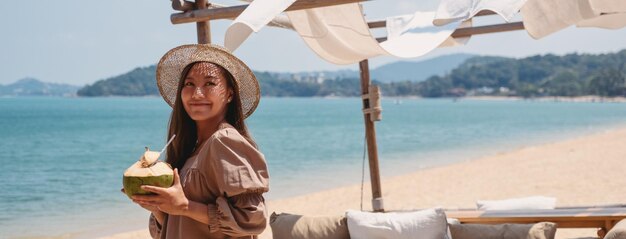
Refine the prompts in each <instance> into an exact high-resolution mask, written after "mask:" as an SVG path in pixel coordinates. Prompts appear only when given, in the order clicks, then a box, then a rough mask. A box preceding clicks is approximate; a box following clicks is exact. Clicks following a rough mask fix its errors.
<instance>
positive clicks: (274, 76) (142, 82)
mask: <svg viewBox="0 0 626 239" xmlns="http://www.w3.org/2000/svg"><path fill="white" fill-rule="evenodd" d="M471 57H473V55H469V54H453V55H446V56H440V57H435V58H432V59H428V60H424V61H419V62H412V61H401V62H394V63H390V64H387V65H383V66H380V67H378V68H375V69H372V70H371V78H372V79H373V80H376V81H378V82H381V83H389V82H400V81H407V80H409V81H415V82H417V81H423V80H425V79H426V78H428V77H429V76H432V75H443V74H445V73H446V72H449V71H451V70H452V69H454V68H455V67H457V66H458V65H460V64H461V63H462V62H463V61H465V60H466V59H468V58H471ZM255 74H256V75H257V77H258V78H259V79H262V81H261V85H262V86H263V85H264V87H262V89H261V91H262V92H263V93H264V95H272V96H280V95H283V96H298V95H302V94H300V93H297V92H305V91H306V92H309V91H307V89H296V88H297V87H298V86H299V85H301V84H299V83H298V82H309V83H310V82H317V83H321V82H324V81H327V80H340V79H354V78H359V72H358V71H354V70H338V71H314V72H297V73H288V72H256V71H255ZM261 75H263V76H262V77H261ZM274 80H275V81H276V82H263V81H274ZM280 84H286V85H281V86H279V85H280ZM270 87H278V88H275V89H272V88H270ZM281 87H282V88H281ZM305 87H310V86H305ZM332 89H334V88H332ZM328 90H330V89H326V90H325V91H324V92H326V91H328ZM266 93H267V94H266ZM158 94H159V92H158V88H157V86H156V66H155V65H152V66H148V67H141V68H136V69H134V70H132V71H130V72H128V73H124V74H121V75H118V76H114V77H110V78H108V79H104V80H99V81H97V82H95V83H93V84H91V85H87V86H85V87H84V88H82V89H80V90H79V91H78V95H79V96H115V95H118V96H144V95H158ZM304 95H309V94H304ZM341 95H343V94H341Z"/></svg>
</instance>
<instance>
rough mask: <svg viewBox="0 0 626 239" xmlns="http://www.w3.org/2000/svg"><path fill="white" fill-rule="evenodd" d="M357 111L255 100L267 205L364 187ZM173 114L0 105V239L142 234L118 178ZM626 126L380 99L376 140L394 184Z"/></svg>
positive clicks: (144, 104) (555, 110)
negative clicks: (431, 170)
mask: <svg viewBox="0 0 626 239" xmlns="http://www.w3.org/2000/svg"><path fill="white" fill-rule="evenodd" d="M360 108H361V102H360V101H359V100H358V99H319V98H264V99H262V101H261V104H260V106H259V108H258V109H257V111H256V113H255V114H254V115H253V116H252V117H251V118H250V119H249V120H248V126H249V127H250V130H251V131H252V134H253V137H254V138H255V139H256V141H257V143H258V144H259V147H260V149H261V150H262V151H263V152H264V154H265V156H266V159H267V161H268V163H269V167H270V174H271V191H270V193H269V194H268V195H267V197H268V198H269V199H273V198H281V197H288V196H293V195H298V194H303V193H307V192H312V191H317V190H322V189H327V188H332V187H336V186H341V185H349V184H355V183H359V182H360V180H361V163H362V157H363V142H364V141H363V138H364V133H363V116H362V114H361V111H360ZM169 111H170V108H169V107H168V106H167V105H166V104H165V103H164V102H163V100H162V99H161V98H1V99H0V165H2V167H1V170H0V178H2V179H3V181H2V183H0V192H1V193H0V238H5V237H6V238H16V237H37V236H50V235H52V236H64V237H68V238H91V237H94V236H98V235H104V234H107V233H111V232H122V231H126V230H132V229H138V228H139V227H141V226H142V225H144V223H145V221H146V215H147V214H146V212H145V211H144V210H143V209H141V208H139V207H137V206H135V205H134V204H132V203H131V202H130V201H129V200H128V199H127V198H126V197H125V196H124V195H123V194H121V193H120V192H119V189H120V188H121V177H122V173H123V171H124V170H125V169H126V168H127V167H128V166H130V165H131V164H132V163H133V162H134V161H135V160H137V159H138V157H139V156H140V155H141V154H142V152H143V150H144V149H143V147H144V146H149V147H151V148H153V149H160V148H161V147H162V146H163V144H164V142H165V132H166V125H167V121H168V116H169ZM623 125H626V104H622V103H569V102H536V101H478V100H461V101H458V102H453V101H452V100H449V99H441V100H424V99H403V100H402V103H401V104H394V100H391V99H385V100H383V121H380V122H377V123H376V130H377V132H376V133H377V138H378V150H379V155H380V164H381V165H380V167H381V171H382V174H383V176H391V175H395V174H398V173H406V172H411V171H415V170H417V169H420V168H424V167H431V166H435V165H439V164H446V163H451V162H456V161H461V160H467V159H472V158H476V157H480V156H483V155H489V154H494V153H497V152H501V151H507V150H511V149H514V148H518V147H523V146H528V145H535V144H540V143H544V142H551V141H554V140H559V139H565V138H569V137H573V136H579V135H585V134H589V133H596V132H602V131H606V130H611V129H612V128H614V127H620V126H623ZM366 178H368V177H367V176H366ZM311 182H315V183H311ZM383 190H384V185H383Z"/></svg>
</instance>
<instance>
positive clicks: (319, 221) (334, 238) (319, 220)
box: [270, 213, 350, 239]
mask: <svg viewBox="0 0 626 239" xmlns="http://www.w3.org/2000/svg"><path fill="white" fill-rule="evenodd" d="M270 227H272V236H273V238H274V239H287V238H293V239H305V238H318V239H349V238H350V235H349V234H348V225H347V221H346V217H345V216H327V217H308V216H302V215H295V214H288V213H281V214H276V213H272V216H271V217H270Z"/></svg>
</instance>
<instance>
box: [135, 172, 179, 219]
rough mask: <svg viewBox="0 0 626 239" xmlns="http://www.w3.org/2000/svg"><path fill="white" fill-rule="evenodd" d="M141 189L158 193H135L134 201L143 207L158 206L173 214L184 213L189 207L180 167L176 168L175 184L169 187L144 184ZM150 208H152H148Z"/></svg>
mask: <svg viewBox="0 0 626 239" xmlns="http://www.w3.org/2000/svg"><path fill="white" fill-rule="evenodd" d="M141 189H143V190H145V191H148V192H152V193H156V195H134V196H132V198H133V202H136V203H138V204H139V205H141V207H143V208H146V209H148V208H156V209H157V210H159V211H162V212H165V213H167V214H171V215H184V214H185V212H186V211H187V209H188V208H189V200H188V199H187V197H185V192H183V186H182V185H181V184H180V176H179V175H178V169H174V185H172V186H171V187H169V188H162V187H155V186H148V185H143V186H141ZM148 210H150V209H148Z"/></svg>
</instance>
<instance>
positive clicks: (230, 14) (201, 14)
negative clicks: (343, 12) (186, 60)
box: [170, 0, 369, 24]
mask: <svg viewBox="0 0 626 239" xmlns="http://www.w3.org/2000/svg"><path fill="white" fill-rule="evenodd" d="M364 1H369V0H297V1H296V2H294V3H293V4H292V5H291V6H289V7H288V8H287V9H286V10H285V11H296V10H303V9H310V8H317V7H328V6H334V5H341V4H347V3H357V2H364ZM247 7H248V5H247V4H246V5H239V6H232V7H224V8H213V9H196V10H193V11H188V12H184V13H174V14H172V15H171V16H170V21H171V22H172V24H182V23H191V22H202V21H210V20H219V19H232V18H236V17H237V16H239V14H241V13H242V12H243V11H244V10H245V9H246V8H247Z"/></svg>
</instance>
